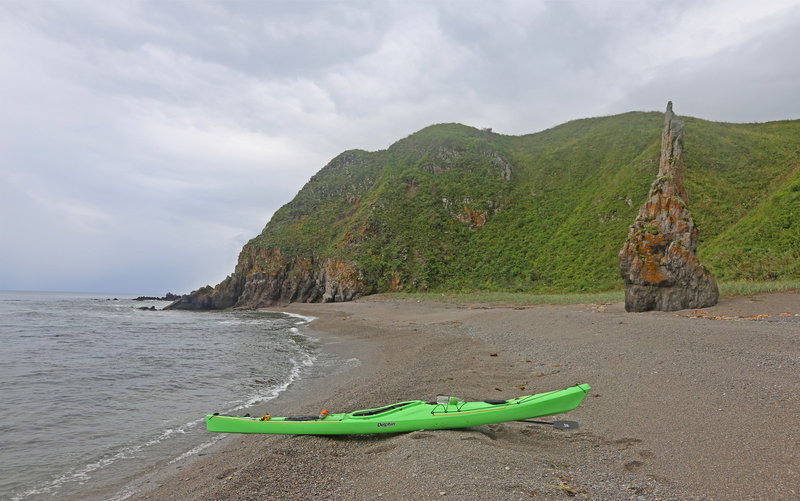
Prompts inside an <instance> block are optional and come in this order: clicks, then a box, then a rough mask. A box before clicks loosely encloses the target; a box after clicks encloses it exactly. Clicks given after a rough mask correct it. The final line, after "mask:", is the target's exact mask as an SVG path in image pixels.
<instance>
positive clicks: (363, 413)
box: [206, 384, 591, 435]
mask: <svg viewBox="0 0 800 501" xmlns="http://www.w3.org/2000/svg"><path fill="white" fill-rule="evenodd" d="M590 389H591V388H590V386H589V385H588V384H579V385H576V386H571V387H569V388H566V389H564V390H558V391H551V392H548V393H539V394H537V395H529V396H525V397H519V398H512V399H510V400H489V401H484V402H464V401H462V400H459V399H457V398H455V397H437V400H436V402H423V401H422V400H411V401H408V402H399V403H396V404H391V405H386V406H383V407H378V408H375V409H365V410H360V411H355V412H349V413H342V414H328V412H327V411H323V412H322V413H321V414H319V415H317V416H297V417H271V416H269V415H265V416H264V417H262V418H257V417H236V416H223V415H219V414H214V415H208V416H206V426H207V427H208V430H209V431H216V432H222V433H274V434H283V435H360V434H371V433H401V432H407V431H415V430H441V429H447V428H467V427H470V426H479V425H482V424H491V423H503V422H506V421H517V420H520V419H530V418H537V417H542V416H552V415H554V414H561V413H563V412H568V411H571V410H573V409H575V408H576V407H578V406H579V405H580V404H581V402H583V399H584V398H586V394H587V393H589V390H590Z"/></svg>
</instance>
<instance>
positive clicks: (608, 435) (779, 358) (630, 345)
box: [132, 293, 800, 500]
mask: <svg viewBox="0 0 800 501" xmlns="http://www.w3.org/2000/svg"><path fill="white" fill-rule="evenodd" d="M279 310H282V311H289V312H293V313H299V314H303V315H312V316H314V317H317V320H315V321H314V322H313V323H312V324H311V329H312V335H315V336H317V337H318V338H319V339H320V340H321V343H322V349H323V350H325V351H326V352H327V353H330V354H332V356H335V357H338V359H340V360H342V361H346V360H351V359H352V358H354V357H355V358H358V359H359V360H360V362H361V363H360V364H353V363H348V364H347V370H341V371H332V372H338V373H337V374H329V375H325V374H323V375H320V376H318V377H316V378H311V379H309V380H306V381H303V382H301V383H300V384H299V385H298V387H297V388H292V389H291V390H290V391H288V392H287V393H286V395H285V396H282V397H281V398H279V399H278V400H276V401H273V402H269V404H268V405H267V407H269V408H268V409H262V410H263V411H265V412H266V411H269V412H271V413H272V414H273V415H282V414H309V413H316V412H318V411H319V410H320V409H322V408H327V409H330V410H331V412H349V411H352V410H355V409H359V408H369V407H375V406H378V405H382V404H387V403H392V402H395V401H401V400H410V399H430V398H433V397H434V396H435V395H437V394H452V395H457V396H459V397H461V398H464V399H466V400H482V399H485V398H510V397H515V396H519V395H525V394H532V393H538V392H543V391H549V390H555V389H561V388H564V387H567V386H570V385H573V384H576V383H589V384H591V385H592V392H591V393H590V394H589V396H588V397H587V399H586V401H585V402H584V403H583V404H582V405H581V406H580V407H579V408H578V409H577V410H575V411H573V412H571V413H569V414H567V415H565V416H563V418H564V419H569V420H574V421H578V422H580V428H579V429H578V430H575V431H559V430H556V429H554V428H552V427H550V426H547V425H538V424H531V423H522V422H514V423H503V424H496V425H486V426H479V427H475V428H469V429H464V430H441V431H417V432H413V433H405V434H394V435H379V436H345V437H315V436H299V437H293V436H262V435H234V436H230V437H229V438H227V439H225V440H223V441H221V442H220V443H219V444H218V445H216V446H214V447H213V448H211V449H208V450H206V451H203V452H202V453H201V454H202V456H200V457H196V458H193V459H192V460H191V461H188V462H186V463H184V464H179V465H177V466H172V467H171V468H167V469H164V470H162V471H160V472H155V473H153V474H152V475H149V476H147V477H145V478H141V479H138V480H137V482H136V483H135V485H136V494H135V495H134V496H133V497H132V499H137V500H142V499H148V500H152V499H159V500H162V499H172V500H190V499H191V500H194V499H207V500H214V499H218V500H227V499H236V500H250V499H252V500H256V499H258V500H264V499H316V498H326V499H356V500H358V499H376V498H386V499H398V498H404V499H422V500H424V499H477V498H483V499H525V500H530V499H561V500H565V499H570V498H575V499H632V500H671V499H675V500H690V499H725V500H728V499H771V500H782V499H787V500H788V499H800V481H799V480H798V479H800V455H799V454H797V451H798V450H800V427H798V426H797V423H798V416H800V397H798V391H797V390H798V389H800V295H798V294H793V293H776V294H764V295H759V296H757V297H741V298H733V299H723V300H721V301H720V303H719V304H718V305H717V306H714V307H711V308H705V309H704V310H694V311H693V310H684V311H678V312H669V313H664V312H648V313H626V312H625V311H624V307H623V305H622V304H621V303H620V304H594V305H569V306H531V307H520V306H512V305H509V306H492V307H487V306H485V305H452V304H444V303H434V302H417V301H413V300H397V299H391V300H387V299H383V298H381V297H375V298H365V299H361V300H358V301H355V302H350V303H334V304H292V305H288V306H286V307H284V308H279ZM259 411H260V410H259Z"/></svg>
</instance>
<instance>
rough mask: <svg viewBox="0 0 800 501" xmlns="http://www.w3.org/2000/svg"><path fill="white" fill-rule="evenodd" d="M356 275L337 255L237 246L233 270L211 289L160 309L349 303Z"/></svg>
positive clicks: (358, 285)
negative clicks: (320, 257) (304, 254)
mask: <svg viewBox="0 0 800 501" xmlns="http://www.w3.org/2000/svg"><path fill="white" fill-rule="evenodd" d="M363 289H364V287H363V284H362V277H361V274H360V273H359V272H358V271H357V270H356V269H355V267H353V266H351V265H349V264H348V263H345V262H344V261H341V260H337V259H324V260H321V261H319V262H318V261H317V260H315V259H314V258H304V257H301V256H293V257H287V256H285V255H284V253H283V252H281V250H280V249H273V248H263V247H255V246H252V245H250V244H248V245H246V246H245V247H244V249H242V252H241V254H240V255H239V262H238V264H237V265H236V271H235V272H234V273H233V274H232V275H230V276H229V277H228V278H226V279H225V280H223V281H222V282H221V283H220V284H218V285H217V286H216V287H211V286H206V287H203V288H201V289H198V290H196V291H194V292H192V293H191V294H188V295H186V296H183V297H182V298H180V299H179V300H177V301H175V302H174V303H172V304H171V305H169V306H167V307H166V308H165V309H179V310H218V309H225V308H260V307H265V306H272V305H278V304H287V303H293V302H300V303H320V302H321V303H330V302H340V301H351V300H352V299H354V298H356V297H358V296H359V295H361V294H363Z"/></svg>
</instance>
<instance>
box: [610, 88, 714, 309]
mask: <svg viewBox="0 0 800 501" xmlns="http://www.w3.org/2000/svg"><path fill="white" fill-rule="evenodd" d="M683 127H684V124H683V122H682V121H681V120H678V119H677V118H675V114H674V113H673V111H672V102H670V103H669V104H667V111H666V116H665V119H664V131H663V133H662V136H661V158H660V161H659V167H658V177H657V178H656V180H655V181H654V182H653V184H652V186H651V187H650V193H649V194H648V196H647V201H646V202H645V204H644V205H643V206H642V208H641V209H640V210H639V214H638V216H637V217H636V220H635V221H634V223H633V224H632V225H631V226H630V229H629V232H628V240H627V241H626V242H625V245H624V246H623V248H622V250H621V251H620V253H619V259H620V273H621V275H622V279H623V280H624V281H625V309H626V310H627V311H649V310H659V311H675V310H682V309H686V308H703V307H707V306H712V305H714V304H716V303H717V301H718V300H719V290H718V288H717V283H716V280H714V277H713V276H712V275H711V273H709V272H708V270H706V269H705V267H704V266H703V265H702V264H701V263H700V261H699V260H698V258H697V242H698V235H699V233H698V229H697V226H696V225H695V223H694V219H693V218H692V215H691V213H690V212H689V209H688V194H687V192H686V187H685V186H684V184H683V176H684V162H683Z"/></svg>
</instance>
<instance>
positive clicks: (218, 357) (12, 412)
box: [0, 292, 318, 501]
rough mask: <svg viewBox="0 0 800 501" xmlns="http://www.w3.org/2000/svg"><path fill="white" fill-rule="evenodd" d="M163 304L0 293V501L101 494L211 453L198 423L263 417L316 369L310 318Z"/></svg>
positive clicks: (215, 437) (109, 297)
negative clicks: (254, 411) (252, 412)
mask: <svg viewBox="0 0 800 501" xmlns="http://www.w3.org/2000/svg"><path fill="white" fill-rule="evenodd" d="M166 304H168V303H166V302H157V301H144V302H140V301H134V300H133V296H123V295H116V296H114V295H108V294H65V293H33V292H0V408H2V412H1V413H0V499H12V500H26V501H27V500H36V499H54V498H60V497H65V496H76V495H77V497H81V494H80V493H82V492H89V491H92V492H103V491H104V489H105V492H111V491H109V489H111V490H112V491H113V488H114V486H119V485H121V482H122V481H123V480H124V479H126V478H130V477H131V475H132V474H135V472H138V471H145V470H146V469H147V468H148V466H151V465H153V464H154V463H156V462H158V461H177V460H180V459H181V458H183V457H186V456H188V455H194V454H197V453H198V452H199V451H201V450H202V449H203V448H205V447H208V446H210V445H212V444H213V443H214V442H215V441H216V440H219V438H221V435H214V434H210V433H208V432H207V431H206V430H205V422H204V416H205V414H207V413H212V412H221V413H236V414H240V415H243V414H245V413H246V412H247V411H248V409H251V408H258V407H259V404H261V405H260V407H263V403H264V402H265V401H268V400H271V399H274V398H275V397H277V396H278V395H279V394H280V393H281V392H283V391H285V390H286V389H287V388H288V387H289V386H290V385H291V384H292V383H293V382H294V381H296V380H297V379H299V378H301V377H303V376H304V374H306V373H307V372H308V371H309V368H310V367H311V366H312V365H313V364H314V362H315V360H316V359H317V356H318V343H317V341H316V340H314V339H313V338H310V337H308V336H307V335H304V334H303V333H302V332H301V328H302V326H303V325H305V324H307V323H308V322H309V321H310V320H311V319H310V318H306V317H300V316H296V315H289V314H282V313H273V312H256V311H247V312H245V311H238V312H186V311H160V308H162V307H163V306H165V305H166ZM150 306H155V307H156V308H158V309H159V310H158V311H143V310H141V309H140V308H142V307H148V308H149V307H150ZM112 497H113V496H112ZM116 497H117V498H118V499H122V498H124V497H125V495H124V494H123V495H117V496H116Z"/></svg>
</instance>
